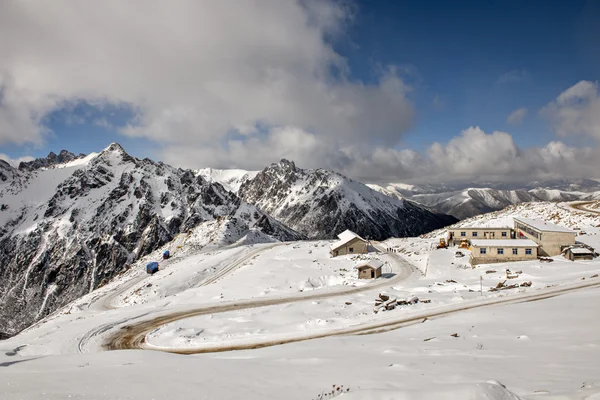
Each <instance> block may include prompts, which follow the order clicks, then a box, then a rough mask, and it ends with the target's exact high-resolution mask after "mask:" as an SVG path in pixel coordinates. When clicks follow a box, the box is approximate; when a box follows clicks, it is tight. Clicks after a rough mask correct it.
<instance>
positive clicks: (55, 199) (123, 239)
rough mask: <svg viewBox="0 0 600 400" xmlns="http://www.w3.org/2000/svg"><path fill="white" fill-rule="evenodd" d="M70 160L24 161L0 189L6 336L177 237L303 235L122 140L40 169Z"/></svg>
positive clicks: (1, 305) (1, 328)
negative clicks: (129, 149)
mask: <svg viewBox="0 0 600 400" xmlns="http://www.w3.org/2000/svg"><path fill="white" fill-rule="evenodd" d="M73 157H74V156H73V154H72V153H68V152H61V153H60V154H59V155H58V156H56V157H54V156H52V157H50V156H49V158H48V159H47V160H46V161H40V162H38V163H36V162H35V161H34V162H32V163H33V164H22V168H21V171H20V172H19V173H20V174H21V175H22V176H21V177H20V178H19V179H16V180H13V181H10V182H9V181H7V182H5V183H0V203H2V204H3V206H4V205H5V206H6V208H3V210H2V211H0V332H2V333H3V334H4V335H13V334H15V333H17V332H19V331H20V330H22V329H23V328H25V327H27V326H29V325H30V324H32V323H33V322H35V321H38V320H40V319H41V318H43V317H44V316H46V315H48V314H49V313H51V312H53V311H54V310H57V309H58V308H60V307H62V306H64V305H66V304H68V303H69V302H71V301H73V300H75V299H77V298H79V297H80V296H82V295H85V294H87V293H89V292H90V291H92V290H93V289H95V288H98V287H99V286H102V285H104V284H106V283H107V282H109V281H110V280H111V279H112V278H113V277H114V276H116V275H117V274H119V273H120V272H122V271H123V270H125V269H127V268H128V267H129V266H130V265H131V264H132V263H133V262H134V261H136V260H138V259H139V258H140V257H143V256H145V255H147V254H150V253H151V252H153V251H156V250H160V249H161V248H162V247H163V246H165V245H167V244H168V243H169V242H170V241H171V240H173V238H174V237H175V236H176V235H177V234H180V233H190V234H192V233H195V234H194V235H191V236H190V237H192V238H195V239H193V240H192V239H190V241H189V242H186V243H189V246H190V247H191V248H195V247H202V246H205V245H208V244H214V245H221V244H222V245H225V244H229V243H234V242H237V241H244V240H246V241H249V242H260V241H276V240H298V239H302V238H304V237H303V236H302V235H300V234H298V233H297V232H295V231H293V230H291V229H289V228H287V227H286V226H283V225H282V224H280V223H279V222H277V221H276V220H274V219H272V218H271V217H269V216H268V215H266V214H264V213H263V212H262V211H260V210H258V209H257V208H256V207H254V206H252V205H249V204H246V203H244V202H242V201H241V200H240V199H239V198H238V197H237V196H236V195H235V194H233V193H231V192H228V191H227V190H225V189H224V188H223V187H222V186H221V185H220V184H218V183H209V182H207V181H206V180H204V179H202V178H200V177H196V176H195V175H194V173H192V172H191V171H187V170H182V169H177V168H174V167H171V166H169V165H166V164H163V163H161V162H154V161H152V160H149V159H144V160H139V159H136V158H133V157H131V156H130V155H128V154H127V153H126V152H125V151H124V150H123V148H122V147H121V146H119V145H118V144H112V145H110V146H109V147H108V148H107V149H105V150H104V151H102V152H101V153H100V154H98V155H97V156H95V157H92V158H90V160H87V161H86V162H85V163H82V164H81V165H75V166H69V167H64V168H48V169H40V168H42V166H49V165H58V164H60V163H64V162H69V161H71V160H73V159H74V158H73ZM0 168H5V166H4V165H3V164H2V165H0ZM2 170H3V171H4V169H2ZM184 237H188V236H187V235H186V236H184Z"/></svg>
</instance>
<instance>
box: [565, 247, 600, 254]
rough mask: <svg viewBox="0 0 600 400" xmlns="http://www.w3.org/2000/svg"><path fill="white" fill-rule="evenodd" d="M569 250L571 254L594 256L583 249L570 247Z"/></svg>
mask: <svg viewBox="0 0 600 400" xmlns="http://www.w3.org/2000/svg"><path fill="white" fill-rule="evenodd" d="M569 250H571V253H573V254H594V252H593V251H591V250H590V249H586V248H585V247H572V248H571V249H569Z"/></svg>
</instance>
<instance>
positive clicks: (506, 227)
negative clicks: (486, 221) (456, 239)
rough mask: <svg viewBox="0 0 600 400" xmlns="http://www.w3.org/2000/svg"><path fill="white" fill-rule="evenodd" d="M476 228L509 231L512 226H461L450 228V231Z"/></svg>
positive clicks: (479, 229)
mask: <svg viewBox="0 0 600 400" xmlns="http://www.w3.org/2000/svg"><path fill="white" fill-rule="evenodd" d="M468 229H470V230H478V231H499V230H503V231H510V230H511V229H512V228H511V227H509V226H485V225H481V226H461V227H459V228H452V229H450V230H451V231H466V230H468Z"/></svg>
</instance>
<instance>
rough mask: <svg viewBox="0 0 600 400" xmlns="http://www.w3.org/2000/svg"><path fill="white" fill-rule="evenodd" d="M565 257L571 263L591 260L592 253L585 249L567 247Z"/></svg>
mask: <svg viewBox="0 0 600 400" xmlns="http://www.w3.org/2000/svg"><path fill="white" fill-rule="evenodd" d="M565 257H566V258H568V259H569V260H571V261H579V260H593V259H594V251H593V250H590V249H588V248H587V247H569V248H568V249H567V250H565Z"/></svg>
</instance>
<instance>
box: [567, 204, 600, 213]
mask: <svg viewBox="0 0 600 400" xmlns="http://www.w3.org/2000/svg"><path fill="white" fill-rule="evenodd" d="M592 203H596V201H573V202H570V203H560V204H559V207H561V208H562V209H565V210H567V211H572V210H576V211H581V212H584V213H588V214H595V215H598V214H600V211H596V210H591V209H589V208H586V207H585V206H587V205H588V204H592ZM563 205H564V206H566V207H563Z"/></svg>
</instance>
